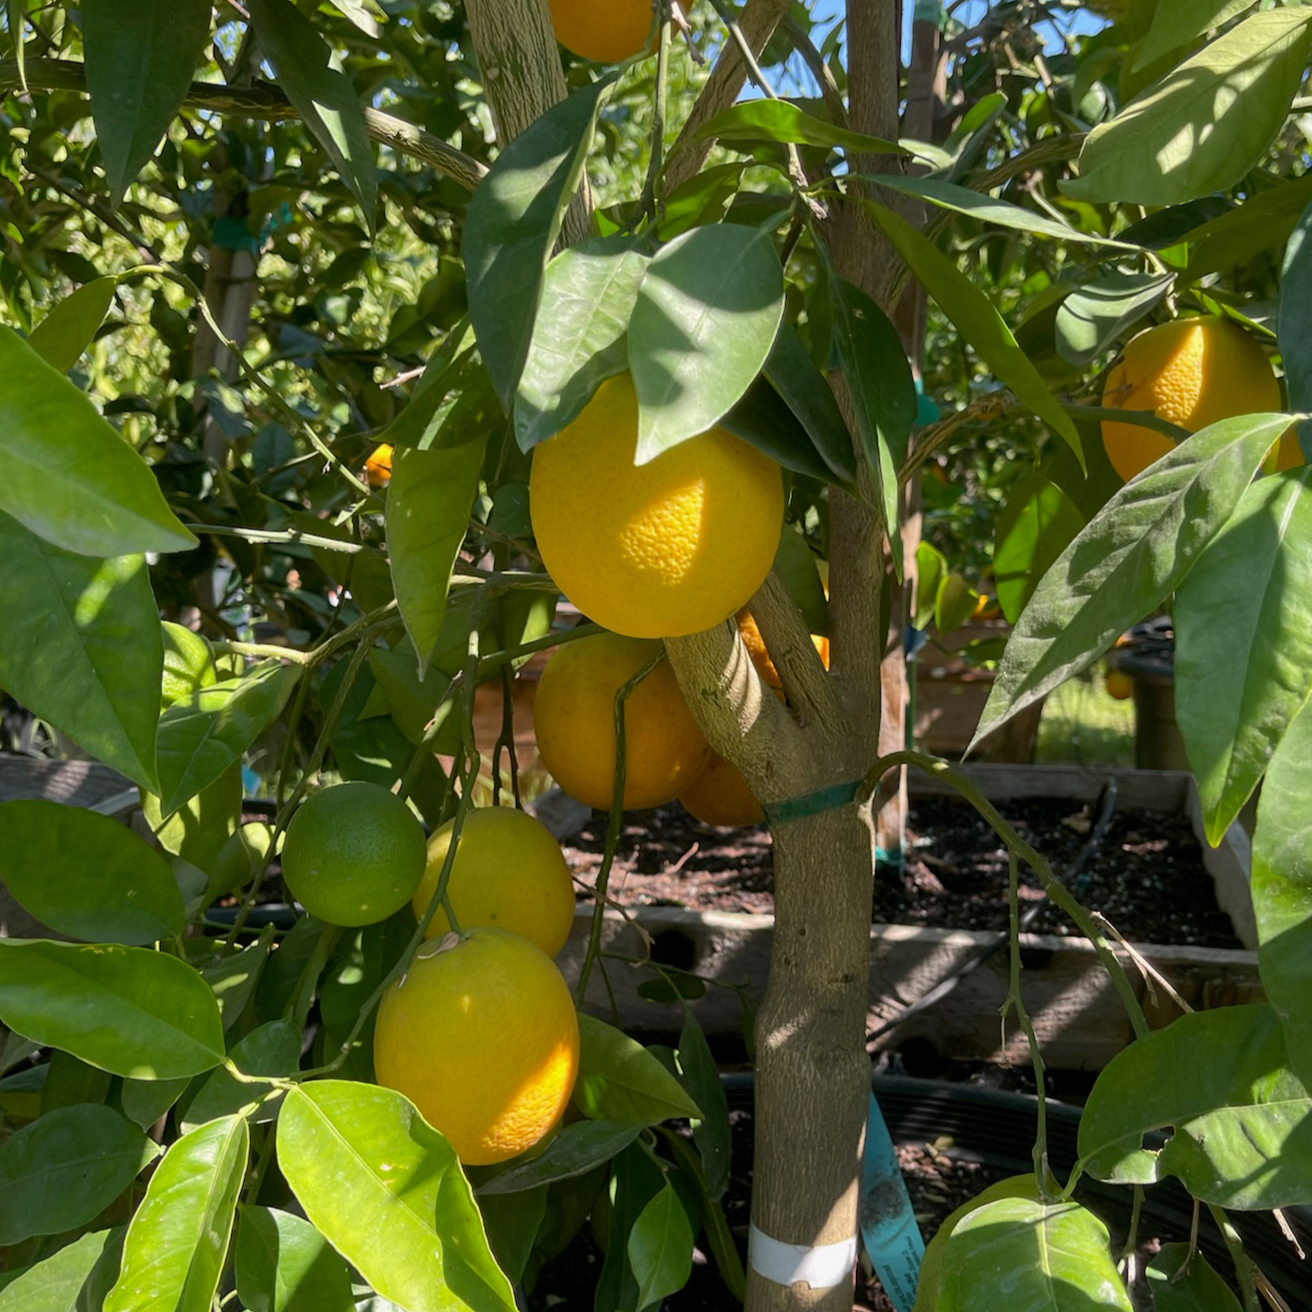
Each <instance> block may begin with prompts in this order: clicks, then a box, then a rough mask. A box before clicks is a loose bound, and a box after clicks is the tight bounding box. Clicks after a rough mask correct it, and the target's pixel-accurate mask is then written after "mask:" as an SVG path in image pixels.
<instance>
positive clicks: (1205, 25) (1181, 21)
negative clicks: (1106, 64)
mask: <svg viewBox="0 0 1312 1312" xmlns="http://www.w3.org/2000/svg"><path fill="white" fill-rule="evenodd" d="M1252 7H1253V0H1157V6H1156V8H1155V9H1154V10H1153V23H1152V26H1151V27H1150V28H1149V29H1148V35H1147V36H1146V37H1144V39H1143V43H1142V44H1141V45H1140V47H1139V53H1138V55H1137V57H1136V58H1135V60H1134V62H1133V64H1132V65H1131V68H1132V69H1134V70H1135V71H1138V70H1139V69H1144V68H1148V67H1149V65H1151V64H1152V63H1154V62H1155V61H1156V60H1158V59H1161V58H1163V57H1164V56H1166V55H1169V54H1171V52H1172V51H1175V50H1179V49H1180V48H1181V47H1182V46H1187V45H1188V44H1189V42H1190V41H1192V40H1193V39H1194V38H1195V37H1199V36H1202V35H1203V33H1204V32H1210V31H1212V30H1213V29H1214V28H1218V27H1220V26H1221V24H1222V23H1226V22H1228V21H1229V20H1230V19H1232V18H1233V17H1234V16H1235V15H1236V14H1242V13H1243V12H1244V10H1245V9H1251V8H1252Z"/></svg>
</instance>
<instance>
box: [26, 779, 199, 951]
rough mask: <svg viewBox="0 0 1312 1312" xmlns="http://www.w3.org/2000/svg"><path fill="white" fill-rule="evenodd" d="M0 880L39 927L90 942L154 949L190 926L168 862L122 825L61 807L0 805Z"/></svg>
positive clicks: (32, 803) (37, 803)
mask: <svg viewBox="0 0 1312 1312" xmlns="http://www.w3.org/2000/svg"><path fill="white" fill-rule="evenodd" d="M0 878H3V879H4V881H5V884H6V885H7V886H8V888H9V891H10V893H12V894H13V896H14V897H15V898H16V899H17V900H18V902H19V903H20V904H21V905H22V906H23V907H24V908H25V909H26V910H27V911H28V912H30V913H31V914H32V915H33V916H35V917H36V918H37V919H38V920H39V921H41V923H42V924H43V925H48V926H49V927H50V928H51V929H53V930H56V931H57V932H58V933H60V934H68V935H70V936H71V937H73V938H81V939H88V940H90V941H91V942H94V943H130V944H138V945H140V944H146V943H154V942H156V941H158V940H159V939H163V938H169V937H172V936H175V935H179V934H181V933H182V931H183V930H184V929H186V927H187V917H186V912H185V910H184V909H183V906H182V895H181V894H180V893H179V892H178V886H177V883H176V882H175V881H174V879H173V872H172V871H171V870H170V869H169V864H168V862H167V861H166V860H165V859H164V858H163V857H162V856H161V855H160V854H159V852H158V851H156V849H155V848H153V847H151V845H150V844H149V843H147V842H145V841H144V840H143V839H141V838H138V837H137V835H136V834H134V833H133V832H132V830H130V829H129V828H127V826H126V825H121V824H119V823H118V822H117V821H116V820H111V819H110V818H109V817H108V816H103V815H97V814H96V813H95V812H94V811H84V810H83V809H82V808H81V807H77V806H61V805H60V804H59V803H58V802H44V801H37V800H30V801H29V800H23V801H17V802H5V803H3V804H2V805H0Z"/></svg>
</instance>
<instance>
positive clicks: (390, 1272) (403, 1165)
mask: <svg viewBox="0 0 1312 1312" xmlns="http://www.w3.org/2000/svg"><path fill="white" fill-rule="evenodd" d="M278 1164H279V1166H280V1167H281V1168H282V1172H283V1175H284V1176H286V1178H287V1183H288V1184H289V1185H291V1188H292V1192H293V1193H295V1195H296V1197H297V1199H298V1200H299V1201H300V1203H301V1206H302V1207H304V1208H305V1214H306V1216H308V1217H309V1219H310V1221H311V1223H312V1224H313V1225H314V1226H315V1227H316V1228H317V1229H318V1230H319V1231H320V1232H321V1233H322V1234H323V1235H324V1236H325V1237H326V1238H327V1239H328V1241H329V1242H330V1243H331V1244H332V1246H333V1247H334V1248H336V1249H337V1251H338V1252H339V1253H341V1254H342V1256H343V1257H345V1258H346V1260H347V1261H348V1262H351V1263H352V1264H353V1265H354V1266H355V1267H356V1268H357V1269H358V1270H359V1272H360V1274H361V1275H362V1276H363V1277H364V1278H365V1280H367V1281H368V1282H369V1283H370V1284H371V1285H372V1286H373V1287H374V1288H375V1289H376V1290H377V1291H378V1292H379V1293H380V1294H382V1295H383V1296H384V1297H385V1298H390V1299H391V1300H392V1301H393V1302H394V1303H399V1304H401V1306H403V1307H405V1308H406V1309H407V1312H463V1310H464V1309H466V1308H468V1309H469V1312H514V1309H515V1299H514V1295H513V1294H512V1292H511V1288H510V1282H509V1281H508V1280H507V1279H506V1277H505V1276H504V1275H503V1274H502V1272H501V1271H500V1269H499V1268H498V1267H497V1265H496V1262H495V1261H494V1260H493V1257H492V1254H491V1251H490V1250H489V1249H488V1245H487V1238H486V1236H485V1234H484V1232H483V1223H482V1220H481V1218H480V1216H479V1213H478V1208H477V1206H476V1205H475V1203H474V1196H473V1194H472V1192H471V1191H470V1188H469V1183H468V1181H466V1179H465V1177H464V1174H463V1172H462V1171H461V1169H460V1163H459V1162H458V1161H457V1160H456V1155H455V1150H454V1149H453V1148H452V1147H451V1145H450V1144H449V1143H447V1141H446V1139H445V1138H444V1137H443V1136H442V1135H441V1134H439V1133H438V1132H437V1131H436V1130H434V1129H433V1128H432V1126H430V1125H429V1124H428V1123H427V1122H426V1121H425V1120H424V1119H423V1117H421V1116H420V1115H419V1113H418V1112H417V1111H416V1110H415V1108H414V1105H413V1104H412V1103H410V1102H409V1101H408V1100H407V1099H405V1098H403V1097H402V1096H401V1095H400V1094H399V1093H394V1092H393V1091H392V1090H390V1089H380V1088H375V1087H372V1086H370V1085H365V1084H358V1083H355V1082H349V1081H344V1080H323V1081H319V1082H317V1083H314V1084H307V1085H302V1086H301V1087H299V1088H297V1089H294V1090H292V1091H291V1093H289V1094H288V1096H287V1099H286V1102H285V1103H284V1104H283V1109H282V1114H281V1116H280V1117H279V1119H278Z"/></svg>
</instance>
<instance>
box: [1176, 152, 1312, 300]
mask: <svg viewBox="0 0 1312 1312" xmlns="http://www.w3.org/2000/svg"><path fill="white" fill-rule="evenodd" d="M1309 200H1312V173H1307V174H1304V175H1303V176H1302V177H1300V178H1293V179H1291V180H1290V181H1288V182H1278V183H1276V185H1275V186H1273V187H1270V188H1269V189H1268V190H1266V191H1261V192H1258V194H1257V195H1256V196H1254V197H1253V198H1252V199H1251V200H1246V201H1245V202H1244V203H1243V204H1242V205H1239V206H1237V207H1235V208H1233V209H1231V210H1229V211H1228V212H1227V213H1225V214H1222V215H1219V216H1218V217H1216V218H1214V219H1210V220H1208V221H1207V222H1206V223H1203V224H1200V225H1199V226H1198V227H1196V228H1194V229H1193V230H1192V231H1190V232H1189V233H1187V234H1186V236H1187V238H1188V240H1189V241H1191V242H1194V243H1196V245H1195V246H1194V249H1193V253H1192V254H1191V255H1190V257H1189V263H1188V265H1187V266H1186V268H1185V271H1184V275H1183V277H1184V280H1185V281H1186V282H1190V283H1193V282H1199V281H1201V280H1202V279H1204V278H1206V277H1207V275H1208V274H1210V273H1219V272H1223V271H1225V270H1228V269H1234V268H1237V267H1238V266H1239V265H1241V264H1244V263H1245V262H1246V261H1248V260H1250V259H1252V257H1253V256H1254V255H1257V254H1260V253H1261V252H1262V251H1267V250H1274V249H1275V248H1276V247H1278V246H1281V245H1283V244H1284V243H1285V242H1286V241H1287V240H1288V238H1289V235H1290V234H1291V233H1292V232H1293V231H1294V229H1295V228H1296V227H1297V226H1298V221H1299V217H1300V216H1301V215H1302V213H1303V210H1304V209H1305V208H1306V206H1307V204H1308V202H1309Z"/></svg>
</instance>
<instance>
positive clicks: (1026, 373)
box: [866, 201, 1084, 465]
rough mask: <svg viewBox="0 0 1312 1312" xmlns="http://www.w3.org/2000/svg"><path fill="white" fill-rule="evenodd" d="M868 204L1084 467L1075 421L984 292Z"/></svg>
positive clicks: (914, 267) (980, 348)
mask: <svg viewBox="0 0 1312 1312" xmlns="http://www.w3.org/2000/svg"><path fill="white" fill-rule="evenodd" d="M866 207H867V209H869V211H870V213H871V214H872V215H874V217H875V220H876V222H877V223H878V224H879V226H880V227H881V228H883V230H884V233H885V234H886V235H887V237H888V239H889V240H890V241H891V242H892V243H893V245H894V246H896V247H897V250H898V253H899V254H900V255H901V256H902V258H903V259H904V260H906V262H907V264H908V265H909V266H910V267H911V271H912V273H914V274H915V275H916V277H917V278H918V279H919V280H920V282H921V284H922V285H923V286H924V288H925V290H926V291H927V292H928V293H929V294H930V296H932V297H933V298H934V300H935V301H936V302H937V303H938V306H939V308H940V309H941V310H942V311H943V313H944V314H946V315H947V317H948V318H949V319H951V320H952V322H953V323H954V324H955V325H956V327H957V330H958V331H959V332H960V333H961V335H962V336H963V337H964V338H965V339H966V342H967V344H968V345H969V346H970V347H971V348H972V349H973V350H974V351H976V352H977V353H978V355H979V357H980V358H981V359H982V360H983V361H984V363H985V364H987V365H988V366H989V368H990V369H992V370H993V372H994V374H996V375H997V377H998V380H999V381H1000V382H1002V383H1004V384H1005V385H1006V386H1007V387H1009V388H1010V389H1011V390H1012V392H1013V393H1014V394H1015V396H1016V399H1017V400H1018V401H1020V402H1021V403H1022V404H1024V405H1026V406H1028V407H1029V408H1030V409H1031V410H1033V411H1034V413H1035V414H1036V415H1038V416H1039V418H1040V419H1042V420H1043V421H1044V422H1045V423H1046V424H1048V425H1049V426H1050V427H1051V428H1052V429H1053V430H1054V431H1055V432H1056V433H1057V434H1058V436H1060V437H1061V438H1062V439H1063V440H1064V441H1065V442H1067V443H1068V444H1069V446H1070V447H1071V449H1072V450H1073V451H1074V452H1075V453H1076V455H1077V456H1079V457H1080V462H1081V465H1083V460H1084V458H1083V453H1082V452H1081V450H1080V439H1079V435H1078V434H1077V433H1076V431H1075V425H1074V424H1072V423H1071V421H1070V418H1069V416H1068V415H1067V414H1066V412H1065V411H1064V410H1063V409H1062V408H1061V406H1060V405H1058V403H1057V399H1056V398H1055V397H1054V396H1053V395H1052V393H1051V392H1049V391H1048V386H1047V384H1046V383H1045V382H1044V381H1043V379H1042V378H1041V377H1040V375H1039V373H1038V371H1037V370H1036V369H1035V368H1034V366H1033V365H1032V364H1031V363H1030V360H1029V357H1028V356H1027V355H1026V354H1025V353H1024V351H1022V350H1021V349H1020V347H1019V346H1017V345H1016V339H1015V337H1013V336H1012V333H1011V329H1010V328H1008V327H1007V325H1006V323H1005V322H1004V320H1003V318H1002V315H1001V314H999V313H998V310H997V307H996V306H995V305H994V304H993V302H992V301H991V300H990V299H989V298H988V296H987V295H986V294H985V293H984V291H983V290H981V289H980V288H979V287H977V286H976V285H975V284H974V283H973V282H971V280H970V279H969V278H967V277H966V275H965V274H964V273H962V272H961V270H960V269H959V268H958V267H957V265H956V263H955V262H954V261H953V260H952V259H950V258H949V257H948V256H946V255H944V254H943V252H942V251H940V250H939V249H938V247H937V246H935V245H934V243H933V242H932V241H930V240H929V239H928V238H927V237H925V236H923V235H922V234H921V233H919V232H917V231H916V229H915V228H913V227H912V226H911V225H910V224H909V223H908V222H907V221H906V220H905V219H904V218H902V217H901V216H900V215H898V214H895V213H893V211H892V210H890V209H888V208H886V207H885V206H883V205H880V204H877V203H876V202H874V201H867V202H866Z"/></svg>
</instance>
